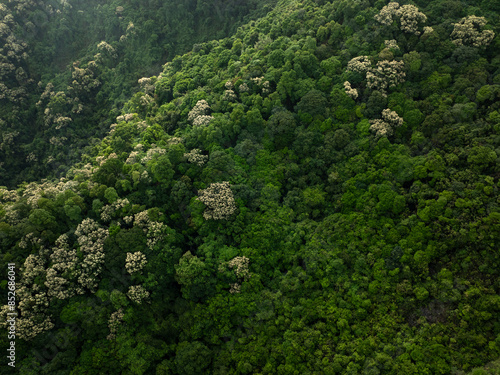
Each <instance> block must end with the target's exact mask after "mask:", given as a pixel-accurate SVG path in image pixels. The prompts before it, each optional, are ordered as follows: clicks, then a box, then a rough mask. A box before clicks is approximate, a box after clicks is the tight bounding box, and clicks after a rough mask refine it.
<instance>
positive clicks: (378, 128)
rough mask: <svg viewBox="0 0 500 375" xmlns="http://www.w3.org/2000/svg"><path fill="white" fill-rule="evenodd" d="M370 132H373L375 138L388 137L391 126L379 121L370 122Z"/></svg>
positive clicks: (390, 132)
mask: <svg viewBox="0 0 500 375" xmlns="http://www.w3.org/2000/svg"><path fill="white" fill-rule="evenodd" d="M370 123H371V125H370V130H371V131H373V132H375V136H376V137H382V136H389V135H391V134H392V128H391V126H390V125H389V124H388V123H387V122H385V121H383V120H380V119H377V120H370Z"/></svg>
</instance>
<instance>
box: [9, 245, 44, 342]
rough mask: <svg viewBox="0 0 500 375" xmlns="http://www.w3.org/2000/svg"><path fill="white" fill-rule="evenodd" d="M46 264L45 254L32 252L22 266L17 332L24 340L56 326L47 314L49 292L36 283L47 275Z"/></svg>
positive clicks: (18, 291)
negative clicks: (36, 280)
mask: <svg viewBox="0 0 500 375" xmlns="http://www.w3.org/2000/svg"><path fill="white" fill-rule="evenodd" d="M44 266H45V260H44V257H43V256H41V255H34V254H31V255H29V256H28V257H27V258H26V260H25V262H24V266H23V267H22V268H21V271H22V277H21V280H20V282H19V284H18V285H19V286H18V287H17V289H16V297H17V300H18V301H19V302H18V310H19V315H18V317H17V319H16V334H18V335H19V337H20V338H22V339H24V340H31V339H32V338H34V337H35V336H36V335H38V334H40V333H41V332H44V331H47V330H49V329H51V328H53V327H54V324H53V323H52V322H51V320H50V318H49V316H48V315H47V308H48V306H49V298H48V296H47V293H46V292H44V291H42V290H41V287H40V285H38V284H36V283H35V279H38V278H43V277H44V276H45V274H46V272H45V267H44ZM2 325H3V322H2V318H0V326H2Z"/></svg>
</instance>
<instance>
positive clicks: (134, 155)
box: [125, 151, 139, 164]
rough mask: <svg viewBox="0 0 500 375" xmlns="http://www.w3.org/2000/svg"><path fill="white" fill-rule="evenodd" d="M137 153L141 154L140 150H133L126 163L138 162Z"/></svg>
mask: <svg viewBox="0 0 500 375" xmlns="http://www.w3.org/2000/svg"><path fill="white" fill-rule="evenodd" d="M137 155H139V152H137V151H132V152H131V153H130V155H129V156H128V158H127V160H125V164H135V163H136V162H137Z"/></svg>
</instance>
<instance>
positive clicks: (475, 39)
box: [451, 16, 495, 47]
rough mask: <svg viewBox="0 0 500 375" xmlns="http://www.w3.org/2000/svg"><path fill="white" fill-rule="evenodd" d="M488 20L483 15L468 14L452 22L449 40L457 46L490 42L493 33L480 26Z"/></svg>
mask: <svg viewBox="0 0 500 375" xmlns="http://www.w3.org/2000/svg"><path fill="white" fill-rule="evenodd" d="M487 22H488V21H486V19H485V18H484V17H477V16H468V17H464V18H462V19H461V20H460V22H458V23H455V24H453V25H454V26H455V27H454V29H453V32H452V33H451V39H452V40H451V41H452V43H453V44H455V45H457V46H464V45H467V46H473V47H482V46H487V45H488V44H490V43H491V41H492V40H493V38H494V37H495V33H494V32H493V31H491V30H483V31H481V29H482V27H483V26H484V25H486V23H487Z"/></svg>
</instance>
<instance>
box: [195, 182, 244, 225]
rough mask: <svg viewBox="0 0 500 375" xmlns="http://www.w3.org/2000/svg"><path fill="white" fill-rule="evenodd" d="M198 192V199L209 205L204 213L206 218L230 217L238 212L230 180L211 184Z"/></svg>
mask: <svg viewBox="0 0 500 375" xmlns="http://www.w3.org/2000/svg"><path fill="white" fill-rule="evenodd" d="M198 193H199V195H198V200H199V201H201V202H202V203H204V204H205V205H206V206H207V208H206V209H205V212H204V213H203V217H204V218H205V219H206V220H210V219H211V220H221V219H228V218H229V217H231V215H232V214H234V213H235V212H236V202H235V201H234V196H233V192H232V191H231V185H230V184H229V182H227V181H224V182H216V183H213V184H210V185H209V186H208V188H206V189H204V190H200V191H199V192H198Z"/></svg>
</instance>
